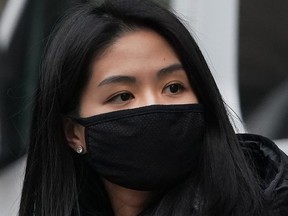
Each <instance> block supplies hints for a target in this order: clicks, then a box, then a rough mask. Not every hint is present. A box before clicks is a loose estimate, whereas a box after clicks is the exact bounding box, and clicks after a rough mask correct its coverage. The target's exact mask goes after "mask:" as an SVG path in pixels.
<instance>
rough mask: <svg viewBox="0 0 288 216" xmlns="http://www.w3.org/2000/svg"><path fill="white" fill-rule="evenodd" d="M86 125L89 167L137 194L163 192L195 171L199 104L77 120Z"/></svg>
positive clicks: (200, 116)
mask: <svg viewBox="0 0 288 216" xmlns="http://www.w3.org/2000/svg"><path fill="white" fill-rule="evenodd" d="M76 120H77V122H79V123H80V124H81V125H83V126H85V141H86V146H87V154H86V155H85V156H84V157H85V158H86V160H87V162H88V163H89V165H90V166H91V167H92V168H93V169H94V170H95V171H96V172H97V173H98V174H100V175H101V176H102V177H104V178H105V179H107V180H108V181H110V182H112V183H115V184H117V185H120V186H123V187H126V188H130V189H135V190H147V191H151V190H162V189H166V188H168V187H171V186H173V185H175V184H176V183H178V182H179V181H181V180H182V179H184V178H185V177H186V176H187V175H189V173H191V172H192V171H193V170H194V168H195V166H197V158H198V155H199V154H200V149H201V146H202V140H203V134H204V130H205V121H204V110H203V107H202V105H200V104H185V105H152V106H147V107H140V108H135V109H129V110H120V111H115V112H110V113H105V114H100V115H96V116H92V117H88V118H78V119H76Z"/></svg>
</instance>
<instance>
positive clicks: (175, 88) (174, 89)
mask: <svg viewBox="0 0 288 216" xmlns="http://www.w3.org/2000/svg"><path fill="white" fill-rule="evenodd" d="M183 90H184V86H183V85H181V84H180V83H172V84H169V85H167V86H166V87H165V88H164V89H163V92H164V93H166V94H177V93H181V92H182V91H183Z"/></svg>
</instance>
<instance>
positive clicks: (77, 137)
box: [63, 118, 86, 154]
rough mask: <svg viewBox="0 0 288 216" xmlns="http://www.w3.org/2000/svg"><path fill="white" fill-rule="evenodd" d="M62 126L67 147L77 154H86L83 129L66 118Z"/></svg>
mask: <svg viewBox="0 0 288 216" xmlns="http://www.w3.org/2000/svg"><path fill="white" fill-rule="evenodd" d="M63 126H64V133H65V137H66V140H67V142H68V145H69V146H70V147H71V148H72V149H73V150H74V151H76V152H77V153H78V154H84V153H85V152H86V144H85V136H84V127H83V126H81V125H79V124H77V123H76V122H74V121H72V120H71V119H68V118H65V119H64V120H63Z"/></svg>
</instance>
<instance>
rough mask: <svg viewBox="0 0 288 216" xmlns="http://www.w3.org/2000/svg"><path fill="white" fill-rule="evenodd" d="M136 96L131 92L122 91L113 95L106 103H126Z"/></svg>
mask: <svg viewBox="0 0 288 216" xmlns="http://www.w3.org/2000/svg"><path fill="white" fill-rule="evenodd" d="M133 98H134V96H133V95H132V94H131V93H129V92H122V93H117V94H116V95H112V96H111V97H110V98H109V99H108V100H107V101H106V103H124V102H126V101H129V100H131V99H133Z"/></svg>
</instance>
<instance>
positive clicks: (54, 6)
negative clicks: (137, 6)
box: [0, 0, 288, 216]
mask: <svg viewBox="0 0 288 216" xmlns="http://www.w3.org/2000/svg"><path fill="white" fill-rule="evenodd" d="M91 1H93V0H91ZM94 1H96V0H94ZM158 1H159V2H161V3H162V4H164V5H166V6H167V7H171V8H173V9H174V10H175V11H176V12H177V13H178V14H179V16H180V17H182V18H183V20H186V22H185V23H186V25H187V27H188V28H189V29H190V30H191V33H192V34H193V35H194V37H196V40H197V41H198V43H199V45H200V47H201V49H202V51H203V53H204V55H205V58H206V60H207V61H208V63H209V65H210V68H211V70H212V72H213V75H214V77H215V79H216V81H217V83H218V85H219V88H220V91H221V93H222V94H223V97H224V99H225V101H226V103H227V104H228V105H229V107H230V108H231V110H233V111H234V112H235V113H234V114H233V113H232V114H233V116H234V117H232V119H231V120H233V121H234V123H235V128H236V130H238V131H239V132H243V131H248V132H253V133H258V134H261V135H264V136H267V137H269V138H272V139H274V140H275V141H276V142H277V143H278V144H279V146H280V148H282V149H283V150H284V151H286V153H287V152H288V61H287V60H286V59H288V43H287V38H288V29H287V28H286V23H287V21H288V15H287V11H288V2H287V1H278V2H273V1H268V0H261V1H260V0H254V1H249V0H221V1H208V0H193V1H191V0H170V1H169V0H158ZM81 2H87V0H61V1H57V0H0V191H1V192H0V209H1V212H0V215H1V216H13V215H16V214H17V208H18V202H19V197H20V191H21V181H22V178H23V174H24V173H23V172H24V164H25V153H26V151H27V139H28V134H29V122H30V117H31V104H32V97H33V94H34V92H35V87H36V84H37V83H36V82H37V75H38V72H39V65H40V61H41V57H42V53H43V49H44V47H45V44H46V42H47V39H48V36H49V32H50V31H51V29H52V28H53V26H54V24H55V22H56V21H57V20H59V18H60V17H61V16H62V15H63V13H64V11H65V10H66V9H68V8H70V7H72V6H73V5H75V4H77V3H81ZM237 116H238V117H240V119H241V120H239V119H238V118H237Z"/></svg>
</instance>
